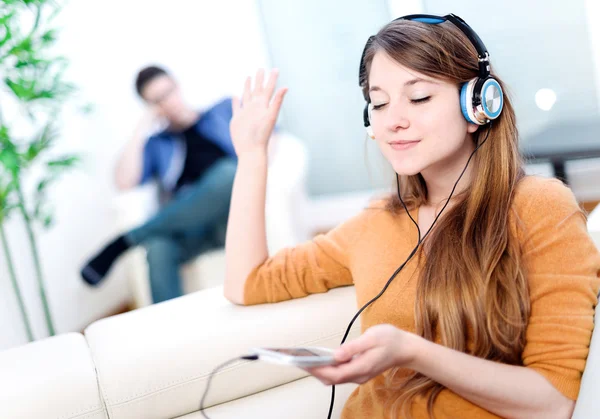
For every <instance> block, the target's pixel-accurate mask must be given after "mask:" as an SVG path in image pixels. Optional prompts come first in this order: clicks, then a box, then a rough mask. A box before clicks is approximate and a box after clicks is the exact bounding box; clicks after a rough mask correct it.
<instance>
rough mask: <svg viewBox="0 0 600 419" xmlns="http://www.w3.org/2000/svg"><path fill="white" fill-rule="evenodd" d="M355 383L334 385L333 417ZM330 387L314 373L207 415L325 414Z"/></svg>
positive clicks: (289, 418) (289, 417)
mask: <svg viewBox="0 0 600 419" xmlns="http://www.w3.org/2000/svg"><path fill="white" fill-rule="evenodd" d="M355 388H356V385H355V384H344V385H341V386H336V387H335V405H334V410H333V414H332V417H333V418H339V417H340V413H341V411H342V407H343V406H344V403H345V402H346V400H347V399H348V396H350V393H352V391H353V390H354V389H355ZM330 399H331V387H325V386H324V385H323V384H321V382H320V381H318V380H317V379H315V378H313V377H307V378H302V379H300V380H297V381H294V382H291V383H288V384H284V385H282V386H279V387H275V388H271V389H269V390H266V391H263V392H261V393H258V394H254V395H252V396H248V397H244V398H241V399H238V400H234V401H232V402H228V403H224V404H221V405H219V406H215V407H211V408H210V409H206V411H205V412H206V414H207V415H208V416H209V417H210V419H232V418H247V419H281V418H286V419H306V418H326V417H327V413H328V412H329V402H330ZM202 418H203V416H202V413H200V412H195V413H191V414H189V415H185V416H181V417H180V419H202Z"/></svg>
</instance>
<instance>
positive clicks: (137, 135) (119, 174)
mask: <svg viewBox="0 0 600 419" xmlns="http://www.w3.org/2000/svg"><path fill="white" fill-rule="evenodd" d="M155 121H156V113H155V112H154V111H152V110H151V111H149V112H147V113H146V114H145V115H144V117H143V118H142V120H141V121H140V122H139V124H138V126H137V127H136V129H135V131H134V134H133V137H132V138H131V140H129V142H128V143H127V144H126V145H125V147H124V148H123V151H122V152H121V155H120V156H119V160H118V161H117V166H116V168H115V183H116V185H117V188H118V189H120V190H127V189H131V188H133V187H135V186H137V185H139V183H140V180H141V178H142V171H143V167H144V147H145V145H146V141H147V134H148V131H149V129H150V128H151V126H152V124H153V123H154V122H155Z"/></svg>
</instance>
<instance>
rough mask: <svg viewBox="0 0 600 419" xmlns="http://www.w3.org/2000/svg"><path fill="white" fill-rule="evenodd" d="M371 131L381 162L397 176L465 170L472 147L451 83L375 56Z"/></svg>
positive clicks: (379, 54)
mask: <svg viewBox="0 0 600 419" xmlns="http://www.w3.org/2000/svg"><path fill="white" fill-rule="evenodd" d="M369 86H370V90H369V96H370V98H371V104H372V107H373V108H372V111H371V118H370V121H371V126H372V128H373V134H374V135H375V140H376V141H377V144H378V145H379V148H380V149H381V152H382V153H383V155H384V156H385V158H386V159H387V160H388V161H389V162H390V164H391V165H392V167H393V168H394V171H395V172H396V173H398V174H399V175H415V174H417V173H423V172H425V171H429V172H436V173H443V172H445V171H447V170H448V169H452V168H453V166H455V165H457V164H458V165H464V161H463V159H461V157H462V156H464V155H468V154H469V153H470V152H471V151H472V150H473V148H474V145H473V141H472V138H471V135H470V134H471V133H473V132H475V131H476V130H477V125H474V124H470V123H468V122H467V121H466V120H465V118H464V117H463V115H462V112H461V109H460V94H459V91H458V88H457V86H456V85H455V84H452V83H448V82H446V81H441V80H438V79H432V78H431V77H428V76H425V75H423V74H420V73H417V72H415V71H413V70H410V69H408V68H407V67H404V66H402V65H400V64H398V63H397V62H396V61H394V60H393V59H391V58H390V57H389V56H388V55H387V54H385V53H384V52H381V51H379V52H377V53H376V54H375V56H374V57H373V62H372V63H371V71H370V74H369Z"/></svg>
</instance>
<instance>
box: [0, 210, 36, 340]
mask: <svg viewBox="0 0 600 419" xmlns="http://www.w3.org/2000/svg"><path fill="white" fill-rule="evenodd" d="M0 237H1V238H2V249H3V250H4V259H6V264H7V265H8V273H9V275H10V280H11V282H12V286H13V290H14V291H15V295H16V296H17V301H18V303H19V309H20V310H21V317H22V318H23V324H24V326H25V331H26V332H27V339H29V342H33V332H32V331H31V323H30V321H29V316H28V315H27V311H26V310H25V303H24V302H23V295H22V294H21V288H20V287H19V283H18V282H17V275H16V273H15V268H14V265H13V261H12V255H11V253H10V248H9V247H8V240H7V238H6V233H5V231H4V224H3V223H1V222H0Z"/></svg>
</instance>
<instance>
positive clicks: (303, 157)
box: [115, 132, 311, 308]
mask: <svg viewBox="0 0 600 419" xmlns="http://www.w3.org/2000/svg"><path fill="white" fill-rule="evenodd" d="M307 161H308V156H307V150H306V146H305V145H304V144H303V143H302V142H301V141H300V140H299V139H298V138H296V137H294V136H293V135H291V134H289V133H286V132H279V133H277V134H276V135H274V136H273V138H272V139H271V143H270V150H269V175H268V180H267V199H266V205H265V213H266V227H267V241H268V245H269V251H271V252H276V251H277V250H279V249H281V248H283V247H286V246H292V245H295V244H297V243H299V242H301V241H304V240H307V239H309V238H310V236H311V232H310V231H309V226H308V224H307V219H306V217H305V214H306V208H307V202H308V195H307V192H306V176H307V168H308V163H307ZM157 197H158V188H157V186H156V184H154V183H148V184H146V185H144V186H142V187H139V188H136V189H134V190H131V191H127V192H125V193H122V194H120V195H119V196H118V198H117V200H116V201H115V212H116V217H117V224H118V227H119V229H120V230H121V231H127V230H130V229H132V228H134V227H137V226H139V225H141V224H142V223H144V222H145V221H146V220H147V219H148V218H149V217H150V216H152V215H153V214H154V213H155V212H156V210H157V209H158V199H157ZM123 259H124V260H123V263H124V264H125V265H126V268H125V270H126V275H127V276H128V283H129V286H130V292H131V295H132V300H133V306H134V308H140V307H144V306H147V305H149V304H151V303H152V297H151V293H150V282H149V277H148V265H147V262H146V252H145V250H144V249H143V248H142V247H139V248H136V249H134V250H133V251H131V252H128V254H127V255H126V256H125V257H124V258H123ZM181 275H182V280H183V284H182V286H183V291H184V293H186V294H187V293H191V292H195V291H199V290H202V289H206V288H211V287H214V286H218V285H221V284H222V283H223V280H224V278H225V252H224V249H216V250H212V251H209V252H206V253H204V254H202V255H200V256H199V257H197V258H195V259H194V260H192V261H191V262H189V263H187V264H186V265H185V266H183V267H182V269H181Z"/></svg>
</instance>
